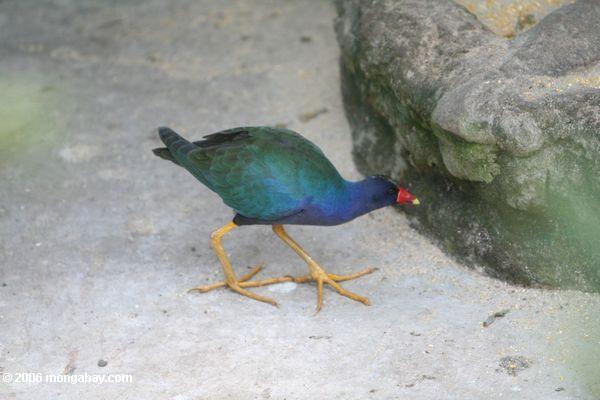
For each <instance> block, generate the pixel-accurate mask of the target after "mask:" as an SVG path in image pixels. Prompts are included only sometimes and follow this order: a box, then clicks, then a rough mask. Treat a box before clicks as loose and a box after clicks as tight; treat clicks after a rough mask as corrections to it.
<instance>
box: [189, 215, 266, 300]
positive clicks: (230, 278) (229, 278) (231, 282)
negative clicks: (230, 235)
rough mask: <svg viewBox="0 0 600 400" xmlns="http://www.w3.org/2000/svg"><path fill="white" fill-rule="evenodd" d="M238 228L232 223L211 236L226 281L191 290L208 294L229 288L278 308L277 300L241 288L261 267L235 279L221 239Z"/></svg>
mask: <svg viewBox="0 0 600 400" xmlns="http://www.w3.org/2000/svg"><path fill="white" fill-rule="evenodd" d="M236 227H237V225H236V224H235V223H234V222H233V221H232V222H230V223H228V224H227V225H225V226H223V227H222V228H221V229H218V230H216V231H215V232H213V233H212V235H211V236H210V241H211V244H212V247H213V249H214V250H215V253H216V254H217V257H218V258H219V261H221V265H222V266H223V272H224V273H225V281H224V282H219V283H216V284H213V285H206V286H198V287H195V288H192V289H190V291H193V290H198V291H200V292H208V291H209V290H212V289H216V288H218V287H222V286H227V287H229V288H230V289H231V290H233V291H234V292H237V293H239V294H241V295H243V296H247V297H250V298H251V299H254V300H258V301H262V302H265V303H269V304H272V305H274V306H277V302H276V301H275V300H273V299H270V298H268V297H263V296H259V295H257V294H255V293H252V292H250V291H248V290H246V289H244V288H243V287H242V286H241V284H242V283H243V282H244V281H247V280H248V279H250V278H252V277H253V276H254V275H256V274H257V273H258V272H259V271H260V270H261V269H262V267H261V266H258V267H255V268H254V269H253V270H252V271H250V273H248V274H246V275H245V276H243V277H242V278H241V279H239V280H238V279H237V278H236V277H235V274H234V273H233V268H231V263H230V262H229V259H228V258H227V254H226V253H225V249H223V245H221V238H222V237H223V235H225V234H226V233H227V232H229V231H231V230H232V229H234V228H236Z"/></svg>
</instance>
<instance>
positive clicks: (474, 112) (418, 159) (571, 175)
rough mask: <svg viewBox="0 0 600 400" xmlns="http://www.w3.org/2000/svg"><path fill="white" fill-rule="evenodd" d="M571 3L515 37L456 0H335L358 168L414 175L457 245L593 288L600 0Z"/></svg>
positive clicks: (599, 219) (500, 265) (539, 275)
mask: <svg viewBox="0 0 600 400" xmlns="http://www.w3.org/2000/svg"><path fill="white" fill-rule="evenodd" d="M474 3H477V2H474ZM480 3H485V2H480ZM524 3H527V2H524ZM566 3H569V4H566V5H563V6H562V7H559V8H556V9H555V10H554V11H552V10H547V12H550V11H552V12H550V13H549V14H548V15H546V16H545V17H544V18H542V19H541V20H540V21H539V23H538V24H537V25H535V26H532V27H531V26H529V25H531V24H529V23H530V22H532V21H535V20H537V17H535V16H531V17H528V16H525V17H523V16H521V17H519V18H520V19H519V20H517V21H515V31H520V30H524V31H523V32H521V33H518V34H517V35H516V36H514V37H513V38H511V39H507V38H506V37H503V36H501V35H499V34H497V33H495V32H494V31H493V30H492V29H491V28H490V27H489V26H486V25H485V24H484V23H483V22H481V21H480V20H479V19H478V17H477V16H476V15H474V14H472V13H471V12H469V11H468V10H467V9H466V8H464V7H462V6H461V5H458V4H457V3H455V2H452V1H450V0H446V1H440V0H435V1H434V0H372V1H362V0H350V1H338V2H337V8H338V19H337V23H336V30H337V36H338V41H339V43H340V46H341V50H342V56H341V68H342V89H343V94H344V101H345V106H346V112H347V116H348V118H349V120H350V123H351V126H352V129H353V138H354V146H355V158H356V160H357V162H358V164H359V167H360V168H361V169H362V170H363V172H366V173H370V172H374V171H381V170H386V171H388V172H389V173H391V174H392V175H393V176H394V177H396V178H400V179H402V180H405V181H406V182H407V184H409V185H411V186H412V189H413V190H414V191H415V192H416V193H417V194H418V195H420V197H422V206H421V207H420V208H418V209H414V210H412V211H410V212H411V213H413V214H415V215H416V216H418V217H419V220H420V222H421V224H420V226H421V227H422V228H423V229H424V230H425V231H428V232H430V233H431V234H432V235H434V236H435V237H437V238H438V239H439V241H440V243H441V244H442V245H443V246H444V247H445V248H446V249H447V250H449V251H450V252H452V253H454V254H457V255H459V256H463V257H467V258H469V259H471V260H473V261H475V262H478V263H481V264H483V265H484V266H485V267H486V269H487V270H488V271H489V272H491V273H493V274H495V275H497V276H500V277H502V278H506V279H509V280H512V281H516V282H520V283H527V284H543V285H551V286H557V287H565V288H578V289H583V290H594V291H597V290H600V249H599V246H598V238H599V237H600V201H598V199H599V195H600V180H599V179H598V176H600V134H599V132H600V46H599V45H598V43H599V42H598V38H599V37H600V24H598V21H600V2H597V1H585V0H580V1H578V2H576V3H574V4H571V2H566ZM528 15H529V14H528ZM532 15H533V14H532ZM538 16H539V15H538ZM542 16H543V15H542ZM488 17H489V16H488ZM525 20H527V21H529V22H528V23H527V24H525V25H527V26H525V25H524V21H525ZM527 21H525V22H527ZM526 28H529V29H528V30H525V29H526ZM512 35H513V34H505V36H512Z"/></svg>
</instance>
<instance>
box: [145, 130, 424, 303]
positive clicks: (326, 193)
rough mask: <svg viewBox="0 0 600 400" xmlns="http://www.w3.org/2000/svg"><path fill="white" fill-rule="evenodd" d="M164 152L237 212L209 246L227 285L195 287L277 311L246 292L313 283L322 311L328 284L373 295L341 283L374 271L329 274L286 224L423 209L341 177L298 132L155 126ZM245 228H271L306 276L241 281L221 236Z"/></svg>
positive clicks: (373, 181) (399, 190)
mask: <svg viewBox="0 0 600 400" xmlns="http://www.w3.org/2000/svg"><path fill="white" fill-rule="evenodd" d="M158 134H159V137H160V139H161V140H162V142H163V143H164V145H165V146H166V147H160V148H156V149H153V152H154V154H155V155H156V156H158V157H160V158H162V159H165V160H168V161H171V162H173V163H174V164H176V165H178V166H180V167H183V168H184V169H186V170H187V171H189V172H190V173H191V174H192V175H193V176H194V177H195V178H196V179H197V180H198V181H200V182H201V183H203V184H204V185H205V186H207V187H208V188H209V189H210V190H212V191H213V192H215V193H216V194H217V195H219V196H220V197H221V199H222V200H223V202H224V203H225V204H226V205H227V206H229V207H231V208H232V209H233V211H234V213H235V215H234V217H233V219H232V220H231V221H230V222H228V223H227V224H225V225H223V226H222V227H221V228H219V229H217V230H215V231H214V232H213V233H212V234H211V239H210V240H211V244H212V247H213V249H214V251H215V253H216V255H217V258H218V259H219V261H220V263H221V266H222V268H223V273H224V275H225V279H224V280H223V281H220V282H217V283H214V284H210V285H201V286H198V287H194V288H192V289H190V291H199V292H202V293H205V292H208V291H211V290H213V289H217V288H220V287H227V288H229V289H231V290H233V291H234V292H237V293H238V294H240V295H243V296H246V297H249V298H251V299H254V300H258V301H261V302H264V303H269V304H272V305H274V306H277V305H278V304H277V302H276V301H275V300H274V299H271V298H269V297H264V296H261V295H258V294H256V293H254V292H252V291H250V290H248V288H253V287H259V286H264V285H270V284H275V283H282V282H296V283H306V282H316V284H317V307H316V312H317V313H318V312H319V311H320V310H321V308H322V306H323V286H324V284H327V285H330V286H331V287H332V288H333V289H335V291H337V292H338V293H339V294H341V295H343V296H346V297H348V298H350V299H352V300H356V301H359V302H361V303H363V304H365V305H370V304H371V303H370V301H369V299H368V298H366V297H363V296H360V295H358V294H355V293H353V292H350V291H348V290H346V289H344V288H343V287H342V286H341V285H340V283H339V282H342V281H347V280H351V279H355V278H358V277H361V276H363V275H366V274H370V273H372V272H373V271H375V268H367V269H365V270H362V271H359V272H356V273H353V274H349V275H336V274H332V273H328V272H327V271H326V270H325V268H323V267H322V266H321V265H320V264H319V263H317V261H315V260H314V259H313V258H312V257H311V256H310V255H309V253H308V252H307V251H306V250H304V248H303V247H302V246H300V245H299V244H298V243H297V242H296V241H295V240H294V239H293V238H292V237H291V236H290V235H289V234H288V233H287V231H286V230H285V229H284V225H314V226H333V225H339V224H343V223H345V222H348V221H350V220H353V219H354V218H357V217H359V216H361V215H364V214H366V213H369V212H371V211H374V210H377V209H379V208H382V207H386V206H391V205H394V204H400V205H403V204H408V205H418V204H419V200H418V199H417V198H416V196H415V195H413V194H412V193H410V192H409V191H408V190H407V189H406V188H404V187H401V186H399V185H397V184H396V183H394V181H392V180H391V179H390V178H389V177H387V176H384V175H374V176H369V177H367V178H365V179H362V180H360V181H356V182H353V181H348V180H346V179H344V178H343V177H342V176H341V175H340V173H339V172H338V170H337V169H336V168H335V166H334V165H333V164H332V163H331V162H330V161H329V159H328V158H327V157H326V156H325V154H324V153H323V151H321V149H320V148H319V147H318V146H317V145H315V144H314V143H313V142H311V141H309V140H308V139H306V138H305V137H303V136H301V135H300V134H299V133H297V132H294V131H292V130H290V129H285V128H280V127H270V126H249V127H239V128H233V129H228V130H223V131H220V132H216V133H213V134H210V135H206V136H204V137H203V139H202V140H198V141H194V142H190V141H188V140H187V139H185V138H183V137H182V136H181V135H179V134H178V133H176V132H175V131H173V130H172V129H170V128H167V127H160V128H158ZM247 225H270V226H271V227H272V230H273V232H274V233H275V234H276V235H277V237H279V238H280V239H281V240H282V241H283V242H284V243H285V244H286V245H287V246H289V247H290V248H291V249H292V250H293V251H294V252H296V254H297V255H298V256H300V258H302V259H303V260H304V261H305V262H306V264H307V265H308V270H309V271H308V274H307V275H304V276H297V277H292V276H282V277H278V278H270V279H264V280H256V281H253V280H251V279H252V278H253V277H254V276H255V275H256V274H257V273H258V272H259V271H260V270H261V269H262V266H257V267H255V268H253V269H252V270H251V271H250V272H249V273H248V274H246V275H244V276H241V277H239V278H238V277H237V276H236V274H235V272H234V270H233V268H232V265H231V262H230V261H229V258H228V257H227V253H226V252H225V249H224V247H223V245H222V238H223V236H224V235H225V234H227V233H229V232H231V231H232V230H233V229H235V228H237V227H241V226H247Z"/></svg>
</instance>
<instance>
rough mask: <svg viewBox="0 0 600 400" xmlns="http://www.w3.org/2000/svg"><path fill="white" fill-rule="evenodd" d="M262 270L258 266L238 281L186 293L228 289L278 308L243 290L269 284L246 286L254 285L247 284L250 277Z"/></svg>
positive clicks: (269, 301)
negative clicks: (221, 288)
mask: <svg viewBox="0 0 600 400" xmlns="http://www.w3.org/2000/svg"><path fill="white" fill-rule="evenodd" d="M262 269H263V266H262V265H259V266H256V267H254V268H252V270H251V271H250V272H248V273H247V274H246V275H244V276H242V277H241V278H240V279H237V280H230V281H227V280H225V281H221V282H217V283H213V284H212V285H202V286H198V287H195V288H191V289H189V290H188V293H189V292H193V291H198V292H200V293H206V292H209V291H211V290H213V289H218V288H220V287H229V288H230V289H231V290H233V291H234V292H236V293H239V294H241V295H243V296H246V297H250V298H251V299H254V300H258V301H262V302H264V303H269V304H271V305H274V306H275V307H278V304H277V302H276V301H275V300H273V299H271V298H269V297H264V296H260V295H258V294H255V293H252V292H250V291H248V290H246V289H244V287H254V286H263V285H268V284H269V283H264V284H263V285H246V284H248V283H255V282H249V280H250V279H252V277H253V276H254V275H256V274H258V273H259V272H260V271H261V270H262ZM286 278H287V277H286ZM281 282H287V281H281ZM271 283H279V282H271Z"/></svg>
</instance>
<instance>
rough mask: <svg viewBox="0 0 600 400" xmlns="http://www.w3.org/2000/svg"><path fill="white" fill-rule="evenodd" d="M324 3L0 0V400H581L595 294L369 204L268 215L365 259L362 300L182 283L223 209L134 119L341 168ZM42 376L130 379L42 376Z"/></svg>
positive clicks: (305, 237)
mask: <svg viewBox="0 0 600 400" xmlns="http://www.w3.org/2000/svg"><path fill="white" fill-rule="evenodd" d="M334 17H335V12H334V9H333V7H332V5H331V4H329V3H327V2H318V1H310V0H304V1H300V0H297V1H296V0H294V1H261V0H252V1H248V0H237V1H234V0H228V1H218V2H217V1H210V0H202V1H191V0H188V1H186V0H181V1H173V2H165V1H159V0H153V1H141V0H131V1H127V2H121V1H111V2H109V1H105V2H99V1H98V2H91V1H79V0H46V1H35V2H34V1H20V0H5V1H1V2H0V37H1V38H2V40H1V41H0V54H1V56H0V71H2V73H1V75H0V89H1V90H0V104H2V108H3V109H4V110H2V108H0V141H1V142H0V144H1V145H0V372H1V373H2V377H3V382H2V383H0V398H1V399H50V398H52V399H60V398H68V399H71V398H73V399H75V398H86V399H139V398H143V399H178V400H184V399H185V400H187V399H190V400H192V399H315V398H316V399H371V398H372V399H408V398H410V399H441V398H448V399H482V398H486V399H497V398H509V399H517V398H518V399H540V398H544V399H595V398H598V397H600V383H599V382H600V373H599V371H598V365H599V360H600V322H599V321H600V317H599V310H600V297H599V296H598V295H592V294H584V293H577V292H568V291H561V292H558V291H548V290H541V289H527V288H522V287H516V286H511V285H509V284H506V283H503V282H500V281H497V280H494V279H491V278H489V277H486V276H483V275H482V274H481V273H479V272H477V271H476V270H474V269H470V268H468V267H467V266H463V265H460V264H458V263H456V262H455V261H453V260H451V259H450V258H448V257H447V256H445V255H444V254H443V253H442V252H441V251H440V250H438V248H436V247H435V246H434V245H433V244H431V243H430V241H429V240H428V239H426V238H425V237H423V236H421V235H419V234H418V233H417V232H416V231H415V230H414V229H412V228H411V227H410V226H409V221H408V220H407V219H406V218H405V217H404V216H403V215H402V214H401V213H398V212H397V211H396V210H393V209H385V210H380V211H377V212H374V213H372V214H371V215H368V216H364V217H362V218H359V219H357V220H355V221H353V222H351V223H348V224H346V225H343V226H339V227H332V228H315V227H291V228H289V231H290V232H291V234H292V235H293V236H294V237H295V238H296V239H297V240H298V241H299V242H300V243H302V244H304V245H305V247H306V248H307V249H308V250H309V251H310V252H311V253H312V255H313V256H314V258H315V259H316V260H318V261H320V262H321V263H322V265H323V266H325V267H327V268H329V269H330V271H332V272H336V273H342V272H350V271H357V270H359V269H361V268H364V267H366V266H375V267H378V268H380V269H379V271H377V272H376V273H374V274H372V275H369V276H366V277H363V278H361V279H359V280H356V281H351V282H347V283H346V284H345V287H347V288H349V289H351V290H353V291H356V292H358V293H360V294H364V295H367V296H369V297H370V298H371V300H372V302H373V305H372V306H371V307H366V306H363V305H362V304H359V303H356V302H353V301H350V300H348V299H346V298H343V297H340V296H339V295H337V294H336V293H334V292H333V291H331V290H326V293H325V306H324V309H323V311H322V312H321V313H320V314H318V315H314V307H315V304H316V289H315V287H314V286H312V285H296V284H282V285H278V286H272V287H267V288H260V289H256V292H257V293H261V294H264V295H267V296H271V297H274V298H276V299H277V300H278V301H279V302H280V304H281V306H280V308H275V307H272V306H269V305H265V304H262V303H258V302H255V301H251V300H249V299H247V298H242V297H240V296H238V295H235V294H234V293H232V292H230V291H228V290H217V291H213V292H210V293H208V294H188V293H186V290H187V289H188V288H190V287H192V286H194V285H198V284H203V283H209V282H214V281H215V280H218V279H220V277H221V270H220V266H219V263H218V260H217V259H216V257H215V255H214V254H213V252H212V250H211V249H210V247H209V235H210V232H211V231H212V230H214V229H216V228H218V227H219V226H221V225H222V224H224V223H226V222H228V221H229V219H230V217H231V215H232V214H231V211H230V210H229V209H228V208H227V207H226V206H224V205H223V204H222V202H221V201H220V199H219V198H218V197H217V196H215V195H214V194H213V193H212V192H210V191H209V190H208V189H206V188H204V187H203V186H202V185H201V184H199V183H197V182H196V181H195V180H194V179H193V178H192V177H191V175H189V174H188V173H186V172H185V171H184V170H182V169H180V168H177V167H176V166H173V165H172V164H169V163H167V162H165V161H163V160H160V159H158V158H156V157H154V156H153V154H152V152H151V149H152V148H153V147H156V146H157V145H159V140H158V138H157V135H156V127H157V126H161V125H168V126H171V127H172V128H174V129H176V130H179V131H180V132H181V133H183V134H185V135H186V136H188V137H190V138H199V137H200V136H201V135H202V134H207V133H211V132H213V131H216V130H220V129H224V128H230V127H234V126H240V125H252V124H271V125H274V124H285V125H287V126H288V127H289V128H291V129H294V130H297V131H299V132H301V133H303V134H305V135H306V136H307V137H308V138H310V139H312V140H314V141H315V142H316V143H318V144H319V145H320V146H321V147H322V149H323V150H324V151H325V153H326V154H327V155H328V156H329V157H330V158H331V160H332V162H333V163H334V164H335V165H336V166H337V167H338V168H339V169H340V171H341V172H342V174H343V175H345V176H346V177H348V178H354V179H358V178H359V177H360V176H359V174H358V173H357V171H356V170H355V168H354V165H353V163H352V160H351V141H350V134H349V127H348V125H347V123H346V120H345V117H344V113H343V109H342V104H341V98H340V92H339V82H338V61H337V58H338V49H337V44H336V41H335V37H334V33H333V29H332V20H333V18H334ZM421 201H427V199H425V198H423V199H421ZM224 243H225V246H226V248H227V250H228V251H229V252H230V254H231V259H232V261H233V263H234V265H235V266H236V268H237V271H238V273H240V274H241V273H242V272H244V271H246V270H247V268H248V267H249V266H253V265H257V264H259V263H262V262H264V263H265V264H266V270H265V271H264V272H262V273H261V276H262V277H269V276H279V275H285V274H298V275H299V274H304V273H305V271H306V267H305V265H303V262H302V261H301V260H300V259H298V258H297V257H296V256H295V254H294V253H293V252H292V251H291V250H290V249H288V248H286V247H285V246H284V245H283V244H282V243H281V242H279V241H278V240H276V238H275V237H274V235H273V234H272V232H271V231H270V229H268V228H267V227H247V228H243V229H239V230H238V231H234V232H232V233H231V234H230V235H229V236H227V237H226V239H225V241H224ZM500 311H505V312H506V311H507V313H506V315H505V316H504V317H501V318H500V317H499V318H497V319H495V320H494V321H493V323H492V324H491V325H489V326H487V327H484V326H483V325H482V322H483V321H485V320H486V319H488V317H489V316H490V315H491V314H494V313H495V312H500ZM491 321H492V320H491V319H490V322H491ZM100 360H102V361H100ZM25 372H28V373H34V374H39V375H33V377H31V376H29V375H23V373H25ZM60 374H65V376H72V377H74V378H73V379H82V378H78V377H81V376H83V377H84V379H85V374H88V376H94V377H97V376H114V374H126V375H127V376H131V380H132V382H128V383H103V384H95V383H77V384H72V383H54V382H46V380H47V379H52V377H54V376H56V375H58V376H62V375H60ZM38 377H40V378H38ZM54 379H56V378H54ZM125 379H128V378H125ZM23 380H25V381H27V380H29V382H28V383H27V382H22V381H23ZM39 380H42V382H38V381H39Z"/></svg>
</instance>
